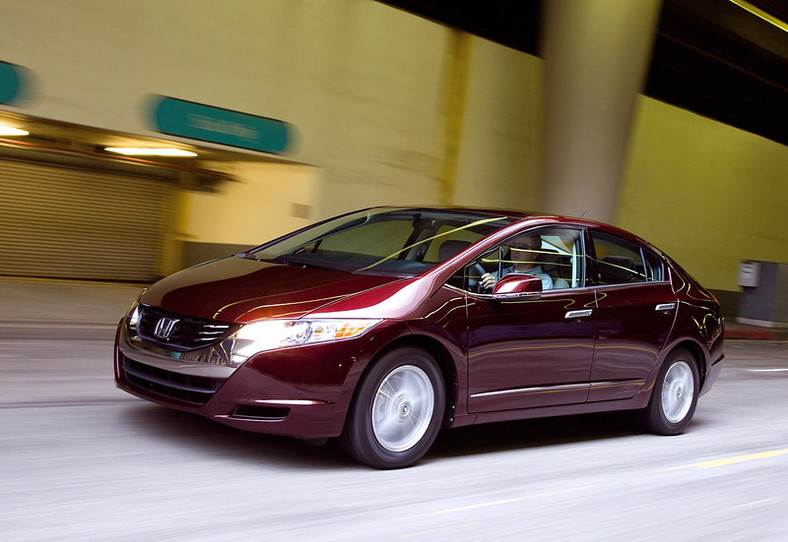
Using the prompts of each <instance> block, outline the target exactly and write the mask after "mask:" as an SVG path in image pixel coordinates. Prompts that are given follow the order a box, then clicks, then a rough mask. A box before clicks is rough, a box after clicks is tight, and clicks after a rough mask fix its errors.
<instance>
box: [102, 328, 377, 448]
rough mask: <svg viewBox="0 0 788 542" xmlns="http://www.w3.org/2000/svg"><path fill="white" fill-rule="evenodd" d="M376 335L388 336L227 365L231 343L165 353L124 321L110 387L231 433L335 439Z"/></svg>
mask: <svg viewBox="0 0 788 542" xmlns="http://www.w3.org/2000/svg"><path fill="white" fill-rule="evenodd" d="M381 335H388V333H376V334H374V335H373V334H369V336H366V335H365V336H362V337H360V338H358V339H352V340H346V341H337V342H331V343H323V344H314V345H305V346H299V347H294V348H286V349H280V350H274V351H267V352H262V353H259V354H257V355H255V356H252V357H251V358H250V359H249V360H248V361H246V362H245V363H243V364H242V365H240V366H233V365H232V364H231V363H230V362H229V361H228V360H229V359H230V356H229V355H228V354H229V352H231V348H232V344H229V343H231V342H232V340H231V339H229V340H225V341H223V342H220V343H218V344H216V345H214V346H209V347H206V348H201V349H198V350H192V351H190V352H186V353H183V352H176V351H170V350H167V349H166V348H162V347H160V346H157V345H154V344H152V343H150V342H147V341H143V340H142V339H140V338H139V337H136V336H132V335H131V333H130V332H129V330H128V328H127V325H126V320H125V319H124V320H123V321H121V323H120V325H119V326H118V332H117V337H116V341H115V381H116V383H117V385H118V387H120V388H121V389H123V390H125V391H127V392H129V393H132V394H134V395H136V396H138V397H141V398H143V399H146V400H149V401H153V402H155V403H158V404H161V405H164V406H167V407H171V408H175V409H178V410H183V411H187V412H193V413H195V414H199V415H202V416H205V417H208V418H211V419H213V420H215V421H217V422H220V423H223V424H226V425H230V426H233V427H236V428H238V429H244V430H248V431H255V432H260V433H270V434H278V435H287V436H292V437H298V438H310V439H311V438H323V437H335V436H338V435H339V434H340V433H341V432H342V428H343V426H344V422H345V416H346V413H347V410H348V407H349V405H350V400H351V398H352V395H353V389H354V387H355V384H356V382H357V381H358V378H359V377H360V375H361V372H362V370H363V366H364V365H365V364H366V363H367V362H368V361H369V359H370V358H371V357H372V355H374V352H375V351H376V349H377V348H378V344H379V343H380V338H381Z"/></svg>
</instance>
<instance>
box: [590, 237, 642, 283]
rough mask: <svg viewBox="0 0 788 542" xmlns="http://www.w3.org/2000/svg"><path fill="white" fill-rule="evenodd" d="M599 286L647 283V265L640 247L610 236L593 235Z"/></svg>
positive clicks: (595, 277) (595, 279)
mask: <svg viewBox="0 0 788 542" xmlns="http://www.w3.org/2000/svg"><path fill="white" fill-rule="evenodd" d="M591 240H592V244H593V246H594V253H595V255H596V258H594V264H595V267H596V272H595V276H594V282H595V284H597V285H608V284H629V283H637V282H646V281H647V280H648V279H647V274H646V265H645V264H644V263H643V254H642V252H641V250H640V247H639V246H637V245H635V244H633V243H629V242H628V241H624V240H623V239H618V238H615V237H611V236H608V235H604V234H600V233H595V232H592V233H591Z"/></svg>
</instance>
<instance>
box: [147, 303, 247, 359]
mask: <svg viewBox="0 0 788 542" xmlns="http://www.w3.org/2000/svg"><path fill="white" fill-rule="evenodd" d="M162 318H169V319H172V320H175V324H174V326H173V329H172V333H171V334H170V335H169V336H167V337H160V336H157V335H156V334H155V331H156V324H157V323H158V322H159V321H160V320H161V319H162ZM240 327H241V326H240V324H233V323H228V322H220V321H218V320H211V319H208V318H197V317H194V316H187V315H184V314H178V313H173V312H168V311H165V310H162V309H159V308H155V307H151V306H148V305H140V316H139V320H138V321H137V325H136V332H137V334H138V335H139V336H140V337H141V338H142V339H144V340H146V341H149V342H152V343H155V344H159V345H162V346H166V347H167V348H170V349H175V350H182V351H187V350H195V349H197V348H204V347H206V346H209V345H211V344H214V343H218V342H219V341H221V340H222V339H223V338H225V337H227V336H228V335H230V334H232V333H234V332H235V331H237V330H238V329H239V328H240Z"/></svg>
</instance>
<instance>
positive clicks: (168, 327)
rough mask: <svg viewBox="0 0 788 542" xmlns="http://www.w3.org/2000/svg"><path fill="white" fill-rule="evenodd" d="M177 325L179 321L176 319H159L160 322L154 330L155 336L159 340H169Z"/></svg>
mask: <svg viewBox="0 0 788 542" xmlns="http://www.w3.org/2000/svg"><path fill="white" fill-rule="evenodd" d="M177 323H178V320H177V319H175V318H167V317H166V316H165V317H164V318H159V321H158V322H156V327H155V328H154V329H153V335H154V336H155V337H156V338H157V339H169V338H170V335H172V332H173V330H174V329H175V324H177Z"/></svg>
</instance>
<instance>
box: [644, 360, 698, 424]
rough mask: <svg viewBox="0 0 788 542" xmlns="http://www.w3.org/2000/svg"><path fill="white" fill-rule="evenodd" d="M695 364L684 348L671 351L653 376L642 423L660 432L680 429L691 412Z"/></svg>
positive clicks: (695, 390) (695, 386) (695, 398)
mask: <svg viewBox="0 0 788 542" xmlns="http://www.w3.org/2000/svg"><path fill="white" fill-rule="evenodd" d="M699 380H700V379H699V376H698V365H697V361H696V360H695V358H694V357H693V356H692V354H690V353H689V352H688V351H686V350H681V349H680V350H675V351H674V352H672V353H671V354H670V355H669V356H668V357H667V359H666V360H665V363H664V364H663V365H662V368H661V369H660V371H659V375H658V376H657V381H656V383H655V384H654V391H653V392H652V394H651V400H650V401H649V404H648V407H646V409H645V410H644V411H643V417H642V420H643V423H644V425H645V426H646V428H647V429H648V430H649V431H652V432H654V433H657V434H660V435H676V434H678V433H681V432H682V431H683V430H684V429H685V428H686V427H687V425H689V422H690V420H692V415H693V414H694V413H695V406H696V405H697V404H698V390H699Z"/></svg>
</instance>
